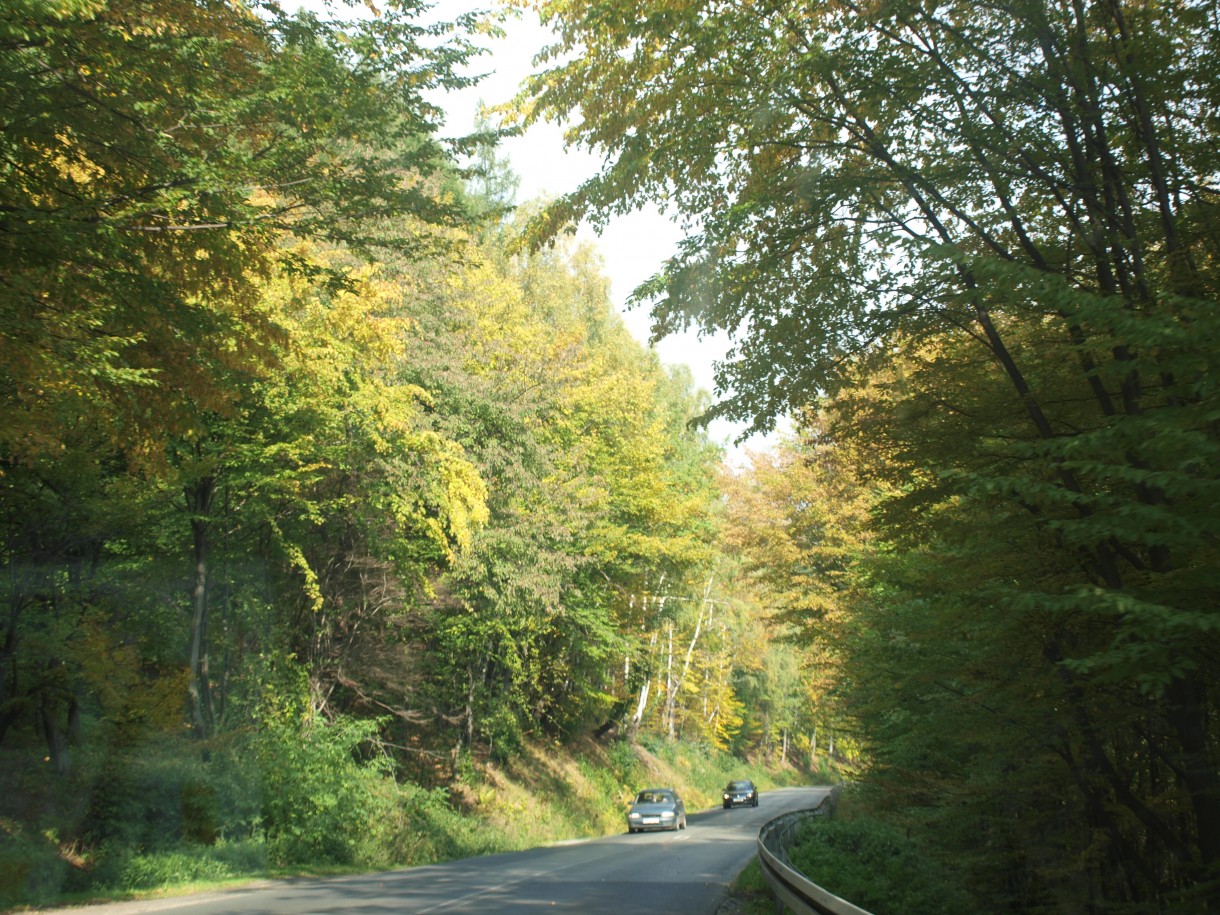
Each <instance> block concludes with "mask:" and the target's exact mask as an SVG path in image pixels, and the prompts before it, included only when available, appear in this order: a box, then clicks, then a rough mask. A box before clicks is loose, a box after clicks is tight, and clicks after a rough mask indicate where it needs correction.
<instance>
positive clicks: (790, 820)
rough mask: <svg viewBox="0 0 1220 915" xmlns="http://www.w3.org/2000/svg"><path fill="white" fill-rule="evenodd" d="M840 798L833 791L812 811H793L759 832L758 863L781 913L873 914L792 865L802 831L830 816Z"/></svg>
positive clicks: (802, 914)
mask: <svg viewBox="0 0 1220 915" xmlns="http://www.w3.org/2000/svg"><path fill="white" fill-rule="evenodd" d="M837 799H838V791H837V790H832V791H831V793H830V794H828V795H827V796H826V797H825V799H823V801H822V803H821V804H819V805H818V806H817V807H815V808H813V809H812V810H793V811H790V812H789V813H785V814H784V815H783V816H779V817H776V818H775V819H774V820H771V821H770V822H768V823H767V824H766V825H764V826H763V828H762V829H760V830H759V831H758V861H759V863H760V864H761V865H762V872H763V876H764V877H766V879H767V883H768V884H770V886H771V891H772V892H773V893H774V894H775V899H776V902H777V903H778V910H779V911H783V910H784V909H787V910H788V911H790V912H794V913H795V915H869V913H868V912H866V911H865V910H864V909H862V908H860V907H859V906H855V905H852V904H851V903H850V902H848V901H847V900H846V899H840V898H839V897H838V896H836V895H834V894H833V893H830V892H827V891H826V890H824V889H822V888H821V887H820V886H818V885H817V884H816V883H814V882H813V881H812V880H810V879H809V878H808V877H806V876H805V875H804V874H802V873H801V872H800V871H798V870H797V869H796V868H794V867H793V866H792V863H791V862H790V861H789V859H788V849H789V848H790V847H791V846H792V840H793V838H794V837H795V835H796V832H797V830H798V829H800V827H801V826H803V825H804V824H805V822H806V821H808V820H809V819H812V818H813V817H820V816H828V815H829V814H830V813H831V812H832V811H833V810H834V805H835V801H836V800H837Z"/></svg>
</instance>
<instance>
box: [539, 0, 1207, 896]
mask: <svg viewBox="0 0 1220 915" xmlns="http://www.w3.org/2000/svg"><path fill="white" fill-rule="evenodd" d="M539 8H540V11H541V14H542V16H543V18H544V20H546V21H548V22H550V23H551V24H552V25H553V26H554V27H555V33H556V36H557V37H556V45H555V47H554V48H552V49H551V50H550V51H549V52H548V53H547V55H546V59H547V60H548V61H549V62H551V65H550V67H549V69H547V70H545V71H544V72H542V73H539V74H537V75H536V76H535V77H534V78H533V80H532V82H531V86H530V89H531V91H530V93H529V95H531V96H532V98H530V99H529V101H528V105H526V106H523V110H524V111H526V112H527V114H526V115H525V117H526V119H527V120H528V119H543V118H561V117H564V116H565V115H569V114H572V113H576V112H579V117H578V118H576V119H575V120H574V126H573V127H572V130H571V133H570V136H571V137H572V138H573V139H574V140H575V141H577V142H580V143H585V144H587V145H589V146H590V147H592V148H594V149H595V150H596V151H597V152H598V154H599V156H600V157H601V160H602V162H603V167H602V169H601V172H600V173H599V174H598V175H596V176H595V177H594V178H592V179H590V180H589V181H587V182H586V183H585V184H584V185H583V186H582V187H580V188H579V189H578V190H576V191H575V192H573V193H572V194H569V195H568V196H567V197H565V198H564V199H562V200H560V201H558V202H557V203H556V204H555V205H553V206H552V207H551V208H550V209H549V210H548V211H547V212H546V213H545V214H543V216H542V217H541V218H539V219H538V220H536V221H535V224H534V239H535V240H540V239H543V238H546V237H549V236H550V235H551V234H553V233H554V232H555V231H556V230H557V229H558V227H559V226H561V225H563V224H566V223H567V222H569V221H570V220H572V219H574V218H579V217H584V216H591V217H592V218H594V219H604V218H607V217H608V216H609V215H610V214H613V213H616V212H620V211H622V210H623V209H626V208H630V207H635V206H640V205H645V204H646V203H650V202H654V201H655V202H660V201H664V202H665V204H666V205H668V206H670V207H673V208H674V209H676V210H677V211H678V212H679V213H680V214H681V216H683V217H685V218H686V219H687V221H688V224H689V225H692V226H697V227H698V230H697V233H696V234H694V235H692V237H690V238H689V239H687V241H686V243H685V244H684V245H683V246H682V248H681V250H680V251H679V252H678V254H677V255H676V256H674V257H673V258H672V259H671V260H670V261H669V262H668V263H667V264H665V265H664V267H663V269H662V270H661V272H660V273H659V274H658V275H657V276H656V277H654V278H653V280H652V281H650V282H649V283H647V284H645V285H644V286H643V287H641V289H640V290H638V291H637V296H638V298H639V299H640V300H642V301H643V300H648V301H651V302H652V304H653V317H654V321H655V323H656V326H657V328H658V331H659V332H661V333H664V332H666V331H669V330H673V329H678V328H684V327H687V326H689V325H691V324H696V325H698V326H699V328H700V329H702V330H705V331H713V330H724V331H727V332H729V333H730V334H734V335H736V337H737V346H736V347H735V349H734V350H733V352H732V353H731V355H730V357H729V358H728V359H727V360H726V362H725V364H722V365H721V366H720V367H719V375H718V386H719V387H720V388H721V391H722V393H723V394H724V395H725V397H724V400H722V401H721V403H719V404H717V405H716V406H714V407H713V408H712V409H711V411H710V415H712V416H728V417H732V418H736V419H743V420H746V421H749V422H752V423H753V426H752V428H755V429H760V428H766V427H768V426H769V425H770V424H771V423H772V422H773V420H774V419H775V417H776V416H777V415H779V414H781V413H783V412H785V411H792V412H796V413H801V412H802V411H804V410H806V409H807V408H811V407H812V408H817V407H821V408H823V409H824V411H825V413H824V415H822V416H820V417H818V418H816V419H814V418H811V419H810V421H809V422H808V424H807V428H806V429H804V430H803V436H804V438H805V442H803V443H802V445H803V447H802V448H801V449H800V451H799V452H798V462H796V463H794V464H793V465H792V466H790V467H787V468H780V469H779V471H778V473H777V474H773V475H771V477H770V478H768V472H767V471H756V473H755V477H754V479H755V480H756V481H758V487H757V489H758V492H757V493H749V492H747V496H749V497H750V498H753V499H754V502H753V504H755V505H758V506H760V507H762V508H765V509H767V510H768V513H767V514H766V515H765V517H766V518H767V519H768V521H769V522H770V525H769V526H767V527H764V529H763V530H762V531H761V532H757V533H756V534H755V535H754V536H753V537H752V538H747V539H744V540H743V541H742V542H743V543H744V544H746V545H747V546H748V547H749V549H750V550H751V552H752V555H751V557H750V559H751V562H752V568H753V570H754V576H755V577H754V581H753V582H752V583H753V584H755V585H757V586H758V588H759V589H760V591H761V592H762V593H763V594H765V595H766V596H767V597H768V598H774V599H775V600H776V605H777V609H778V610H779V612H780V615H781V618H783V619H785V620H786V622H788V623H791V624H793V625H794V626H795V631H796V633H797V634H798V635H799V636H801V637H803V638H804V639H806V640H807V641H809V642H811V643H812V644H814V645H815V646H817V647H816V649H815V651H817V652H819V653H820V654H821V658H819V660H822V661H824V662H825V663H824V664H823V665H822V670H823V671H824V672H826V673H827V674H828V675H829V676H828V677H827V679H826V680H825V681H824V682H823V683H820V684H819V686H821V687H824V689H822V690H821V695H822V696H823V697H824V698H825V699H827V700H831V701H834V702H836V704H837V705H838V709H837V711H838V712H839V713H840V715H841V716H842V717H841V718H840V721H841V722H842V723H843V724H851V725H852V726H853V730H854V731H855V733H856V734H857V735H859V736H860V737H861V739H862V741H863V746H864V748H865V749H867V762H868V763H869V765H870V768H869V769H868V775H869V779H870V781H873V782H875V783H877V784H878V785H879V786H880V787H882V788H883V789H884V792H885V796H886V797H887V799H888V805H889V806H890V807H891V809H892V811H893V812H894V814H895V815H896V816H898V815H901V816H904V817H905V818H906V822H907V823H908V824H910V825H911V826H912V828H915V829H918V830H920V832H921V833H922V836H923V837H925V838H927V839H928V840H929V841H939V842H944V843H945V844H946V846H949V847H951V848H952V849H953V851H954V853H955V854H958V855H960V856H961V858H962V860H963V861H968V862H969V863H970V864H971V865H972V866H973V867H974V872H973V874H974V876H975V877H976V878H977V879H978V881H979V885H985V886H987V888H988V890H989V892H992V893H994V896H995V898H997V899H1003V900H1005V904H1006V905H1011V906H1012V907H1013V908H1014V909H1018V910H1021V909H1025V910H1035V909H1040V908H1042V907H1051V906H1055V905H1058V906H1060V907H1063V908H1067V909H1072V910H1075V909H1081V908H1085V907H1089V906H1120V905H1130V906H1131V907H1132V908H1134V909H1138V908H1140V907H1144V908H1150V909H1158V910H1165V911H1192V906H1194V905H1195V904H1196V900H1197V899H1198V897H1199V896H1200V895H1207V894H1209V893H1213V892H1214V888H1215V886H1216V875H1217V873H1218V872H1220V774H1218V773H1220V756H1218V755H1217V747H1218V746H1220V743H1218V741H1217V737H1216V730H1215V723H1216V721H1217V720H1220V718H1218V716H1217V696H1218V695H1220V680H1217V665H1216V663H1215V659H1216V656H1217V651H1218V649H1220V641H1218V638H1217V636H1218V633H1220V629H1217V625H1216V607H1217V605H1218V604H1217V596H1218V595H1217V593H1216V582H1217V580H1220V578H1218V576H1217V567H1218V559H1220V557H1218V556H1217V552H1216V550H1215V542H1216V538H1217V534H1218V533H1220V532H1218V531H1217V529H1216V517H1215V512H1214V511H1212V506H1214V504H1215V499H1216V495H1217V493H1216V491H1215V490H1216V486H1217V475H1216V470H1215V468H1216V467H1217V466H1218V465H1217V461H1216V458H1217V435H1216V424H1215V418H1216V416H1217V415H1220V414H1218V412H1217V406H1218V404H1217V400H1216V392H1215V385H1214V381H1213V380H1212V379H1214V378H1215V376H1216V366H1215V364H1214V362H1215V358H1216V354H1217V353H1218V352H1220V334H1218V333H1217V331H1218V328H1217V325H1216V323H1215V315H1216V313H1217V309H1216V302H1217V299H1218V297H1220V274H1218V273H1217V269H1216V268H1217V264H1218V263H1220V260H1218V259H1217V257H1216V255H1217V246H1216V236H1215V233H1214V230H1213V229H1212V228H1209V227H1208V226H1209V225H1212V224H1214V219H1213V218H1212V217H1213V216H1214V210H1215V203H1214V199H1213V198H1214V194H1213V190H1212V185H1213V183H1214V180H1213V179H1214V175H1215V174H1216V173H1217V166H1218V159H1217V145H1216V142H1215V139H1216V123H1215V119H1214V117H1213V116H1212V115H1211V113H1210V112H1211V103H1212V100H1214V99H1215V98H1216V97H1217V92H1218V91H1220V90H1218V87H1220V69H1218V68H1217V67H1216V66H1215V64H1214V57H1213V56H1212V55H1214V52H1215V51H1216V48H1217V37H1216V36H1217V33H1216V29H1215V27H1214V25H1215V23H1214V21H1213V20H1212V18H1211V11H1210V10H1209V9H1208V8H1207V7H1206V5H1198V4H1183V5H1177V6H1174V7H1172V8H1170V7H1161V6H1158V7H1156V8H1152V7H1148V6H1147V5H1145V4H1141V3H1136V2H1130V3H1128V2H1104V3H1103V2H1080V3H1066V2H1059V0H1035V2H1029V3H1018V4H1009V5H1005V6H1004V7H1003V8H1002V9H1001V8H999V7H996V8H986V9H980V8H978V7H976V6H972V5H970V4H966V3H956V2H950V3H948V4H921V3H903V4H875V5H865V6H852V7H851V8H850V10H848V11H847V14H845V12H844V9H843V8H842V7H840V6H837V5H820V6H810V5H808V4H802V3H797V2H789V0H763V2H760V3H749V4H735V3H727V4H726V3H718V2H710V0H709V2H699V0H697V2H693V3H687V4H677V5H672V6H670V7H667V8H665V9H652V8H646V4H641V3H639V2H636V0H611V2H609V3H605V4H598V5H596V6H589V5H580V4H573V3H569V2H566V0H549V2H542V3H540V4H539ZM578 49H579V53H574V52H576V51H577V50H578ZM790 495H791V496H795V497H796V498H795V500H794V502H793V503H790V504H785V502H784V499H785V498H786V497H788V496H790ZM743 526H744V525H743ZM768 546H774V547H776V548H777V549H776V550H775V552H774V554H773V558H772V559H771V560H768V559H767V554H766V548H767V547H768ZM850 719H854V720H850ZM1014 769H1015V770H1016V771H1015V772H1014ZM1013 810H1020V811H1029V812H1030V816H1028V817H1023V818H1014V817H1013V816H1012V815H1011V811H1013ZM954 821H956V823H957V826H956V828H955V827H954V826H953V822H954ZM965 824H969V825H965ZM971 831H975V835H974V837H973V839H972V838H971ZM978 835H983V836H985V837H986V841H984V842H979V841H978V840H977V839H978ZM1065 862H1070V863H1065ZM1082 872H1083V873H1085V874H1087V877H1085V878H1083V879H1082V878H1081V873H1082Z"/></svg>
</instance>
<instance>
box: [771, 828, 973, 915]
mask: <svg viewBox="0 0 1220 915" xmlns="http://www.w3.org/2000/svg"><path fill="white" fill-rule="evenodd" d="M789 859H790V860H791V862H792V866H793V867H794V868H796V869H797V870H799V871H800V872H801V873H803V874H805V875H806V876H807V877H809V879H810V880H812V881H813V882H814V883H816V884H817V885H818V886H820V887H822V888H823V889H826V890H828V891H829V892H831V893H834V894H835V895H836V896H838V897H839V898H841V899H849V900H851V902H852V904H853V905H858V906H859V907H860V908H862V909H865V910H866V911H869V912H872V913H874V915H940V913H943V915H967V913H969V912H977V911H978V906H977V904H976V903H975V902H974V901H973V900H971V899H970V898H969V896H968V895H967V894H966V893H965V892H964V891H963V889H962V888H961V885H960V883H959V882H958V881H959V880H960V877H959V876H958V875H957V874H955V873H954V872H953V871H951V870H949V869H947V868H945V867H943V866H942V865H940V864H938V863H937V862H936V861H935V860H934V859H933V858H931V857H930V856H929V853H928V850H927V849H924V848H921V847H919V845H917V844H916V843H913V842H912V841H911V840H910V839H909V838H907V837H906V836H904V835H902V833H900V832H899V831H898V830H896V829H894V828H893V827H890V826H886V825H884V824H881V823H877V822H873V821H869V820H842V819H827V820H815V821H814V822H811V823H808V824H806V825H805V827H804V828H803V829H802V830H801V831H800V832H799V833H798V834H797V835H796V837H795V838H794V839H793V845H792V848H791V850H790V851H789Z"/></svg>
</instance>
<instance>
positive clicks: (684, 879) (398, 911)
mask: <svg viewBox="0 0 1220 915" xmlns="http://www.w3.org/2000/svg"><path fill="white" fill-rule="evenodd" d="M828 791H829V789H828V788H785V789H780V790H776V791H766V792H762V793H761V794H760V797H759V805H758V807H757V808H753V807H738V808H736V809H733V810H721V809H715V810H708V811H704V812H702V813H691V814H689V816H688V826H687V828H686V829H685V830H682V831H679V832H647V833H637V834H634V835H631V834H628V833H627V829H626V821H625V820H624V825H623V832H622V834H620V835H613V836H606V837H605V838H601V839H584V840H580V841H574V842H565V843H561V844H559V845H552V846H548V847H546V848H536V849H533V850H531V851H524V852H512V853H509V854H501V855H490V856H487V857H483V858H469V859H466V860H463V861H450V862H447V863H445V864H434V865H429V866H426V867H413V868H406V869H403V870H396V871H385V872H381V873H376V874H363V875H360V876H354V877H339V878H332V879H326V880H315V879H295V880H278V881H274V882H272V883H270V884H266V883H264V884H260V885H258V886H254V887H243V888H240V889H234V890H228V891H225V892H218V893H206V894H201V895H196V896H181V897H177V898H173V899H157V900H146V901H141V902H124V903H111V904H106V905H100V906H88V907H84V908H75V909H65V910H59V911H63V912H75V913H79V915H144V913H154V912H162V913H166V915H324V913H333V912H342V913H346V915H402V913H413V915H425V913H437V915H473V913H478V915H486V913H497V915H498V913H506V915H531V913H540V912H579V913H582V915H601V913H605V915H629V913H630V915H635V913H641V915H649V913H656V915H713V913H715V911H716V909H717V908H718V907H719V905H720V903H721V901H723V899H724V897H725V894H726V891H727V888H728V886H729V884H730V883H732V882H733V880H734V879H735V878H736V877H737V874H738V873H739V872H740V871H741V869H742V868H743V867H745V866H746V864H748V863H749V861H750V858H751V857H753V856H754V855H755V854H756V853H757V849H758V845H757V840H758V830H759V828H760V827H761V826H762V825H763V824H764V823H765V822H766V821H767V820H770V819H772V818H773V817H776V816H779V815H780V814H781V813H784V812H785V811H788V810H797V809H802V808H808V807H816V806H817V805H818V803H820V802H821V800H822V798H823V797H825V796H826V793H827V792H828Z"/></svg>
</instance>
